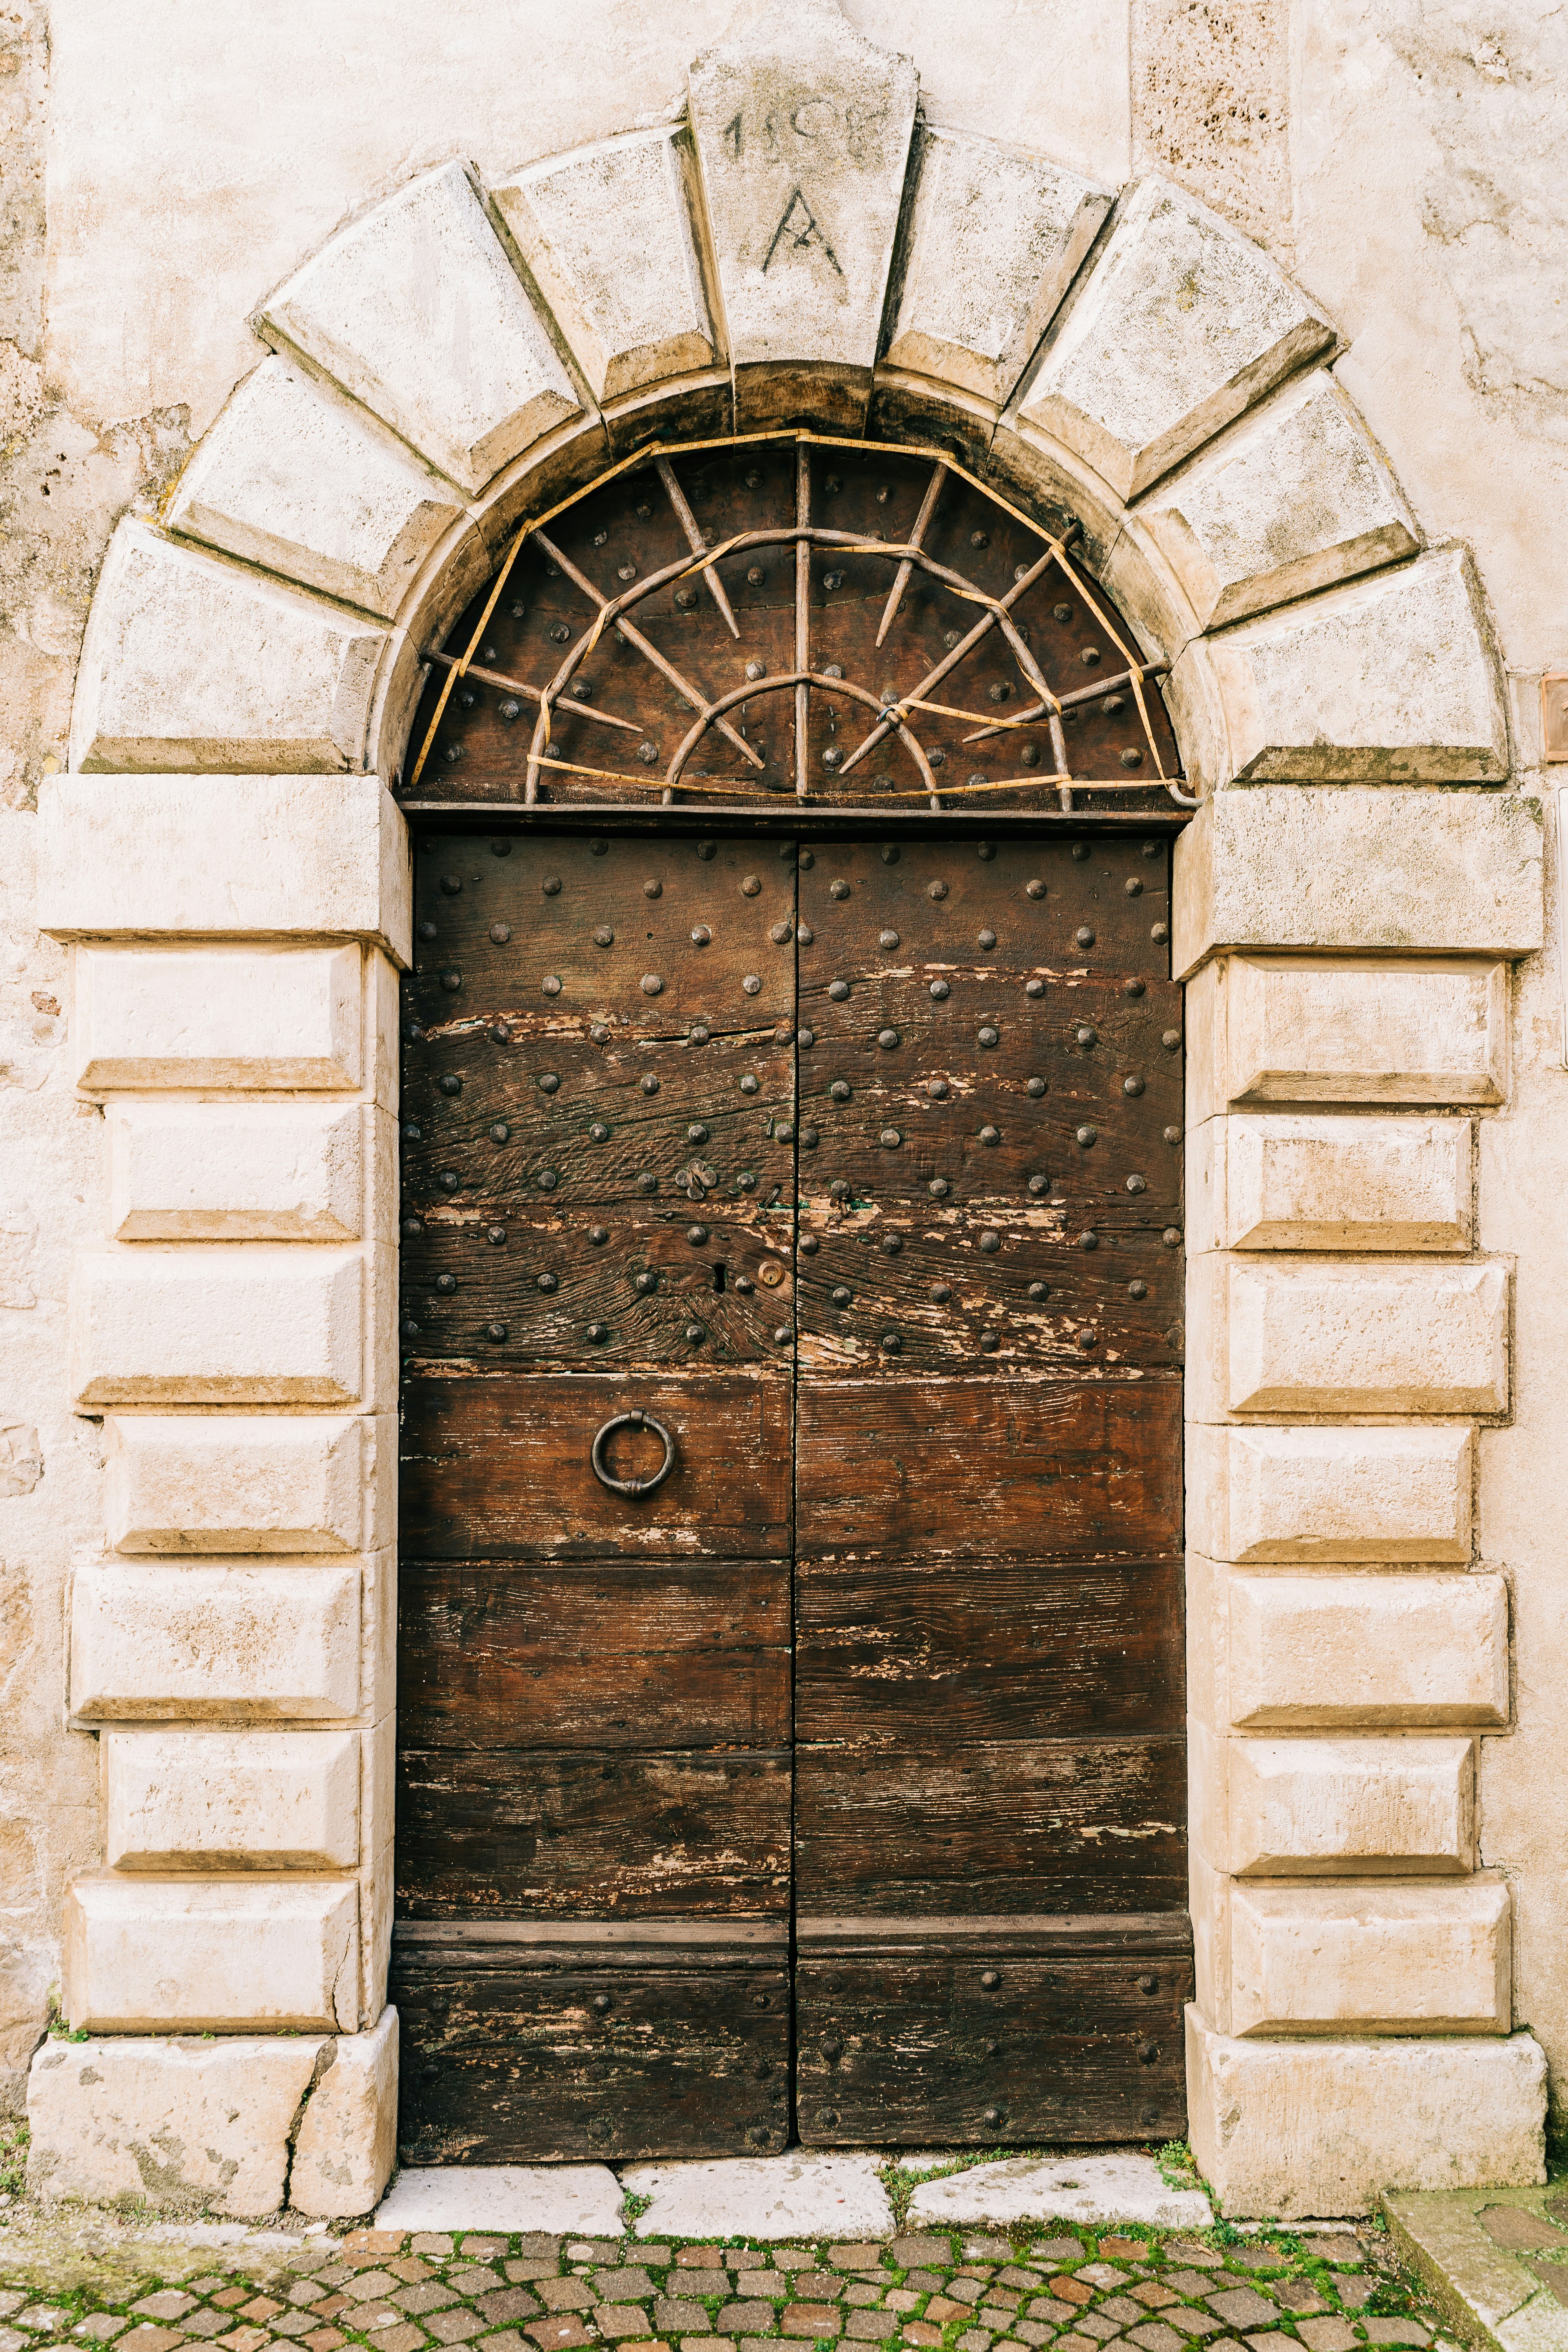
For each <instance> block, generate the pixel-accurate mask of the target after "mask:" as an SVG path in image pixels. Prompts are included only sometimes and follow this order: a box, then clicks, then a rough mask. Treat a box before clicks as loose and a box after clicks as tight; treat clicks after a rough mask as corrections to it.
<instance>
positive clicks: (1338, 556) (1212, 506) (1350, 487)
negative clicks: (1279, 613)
mask: <svg viewBox="0 0 1568 2352" xmlns="http://www.w3.org/2000/svg"><path fill="white" fill-rule="evenodd" d="M1139 520H1140V521H1141V522H1142V525H1143V527H1144V529H1145V530H1148V531H1150V532H1152V535H1153V537H1154V539H1155V540H1156V541H1157V542H1158V543H1159V545H1160V546H1161V548H1162V549H1163V551H1164V552H1165V554H1166V555H1167V557H1168V558H1169V560H1170V562H1171V564H1172V566H1173V569H1174V571H1175V572H1176V574H1177V576H1178V578H1179V579H1180V580H1181V583H1182V585H1183V586H1184V589H1185V590H1186V592H1187V594H1188V595H1189V597H1190V598H1191V599H1192V603H1193V609H1194V612H1195V613H1196V614H1197V616H1198V619H1199V622H1200V623H1201V625H1203V626H1204V627H1205V628H1219V627H1222V626H1223V625H1225V624H1226V622H1228V621H1240V620H1244V619H1246V618H1247V615H1248V614H1253V613H1266V612H1268V609H1269V608H1270V606H1272V605H1275V604H1285V603H1287V602H1288V601H1289V599H1290V598H1292V597H1296V596H1307V595H1310V594H1312V593H1314V592H1316V591H1317V590H1319V589H1322V588H1332V587H1335V586H1337V585H1338V584H1339V583H1341V582H1342V581H1345V580H1350V579H1353V578H1354V577H1355V575H1356V574H1357V573H1358V572H1372V571H1375V570H1376V569H1377V567H1378V566H1379V565H1380V564H1384V563H1388V562H1394V560H1396V559H1397V558H1399V557H1401V556H1406V555H1414V554H1415V552H1416V551H1417V549H1418V548H1419V546H1420V544H1421V534H1420V530H1419V528H1418V526H1417V524H1416V521H1415V517H1414V516H1413V515H1412V513H1411V512H1410V509H1409V508H1408V507H1407V506H1406V505H1405V500H1404V499H1402V498H1401V496H1400V494H1399V488H1398V486H1397V484H1396V483H1395V481H1394V477H1393V476H1392V474H1390V472H1389V470H1388V467H1387V466H1386V465H1385V464H1384V460H1383V457H1382V456H1381V455H1380V453H1379V452H1378V450H1377V449H1376V448H1375V447H1374V446H1373V442H1372V439H1371V436H1369V435H1368V433H1367V431H1366V428H1365V426H1364V425H1363V424H1362V422H1361V419H1360V417H1359V416H1358V415H1356V412H1355V410H1354V408H1353V407H1352V404H1351V403H1350V401H1349V400H1348V399H1347V398H1346V396H1345V394H1344V393H1343V392H1342V390H1341V389H1340V387H1339V385H1338V384H1337V383H1336V382H1335V380H1334V378H1333V377H1332V376H1331V375H1330V374H1329V373H1327V372H1326V371H1323V370H1318V371H1315V372H1314V373H1311V374H1310V375H1307V376H1303V377H1302V378H1300V380H1299V382H1297V383H1294V384H1291V385H1290V386H1289V388H1288V389H1287V390H1286V391H1284V392H1282V393H1281V394H1279V398H1278V399H1277V400H1273V401H1270V402H1269V404H1268V406H1267V408H1265V409H1263V410H1261V411H1260V412H1259V413H1258V415H1257V416H1255V417H1252V418H1250V419H1249V420H1248V421H1247V424H1246V425H1243V426H1242V427H1240V428H1239V429H1238V430H1237V432H1236V433H1235V434H1233V435H1232V436H1229V437H1228V438H1227V439H1226V441H1224V442H1222V443H1221V444H1220V446H1218V447H1217V448H1215V449H1212V450H1209V451H1206V452H1205V454H1204V456H1202V457H1199V458H1197V459H1196V460H1195V461H1194V464H1193V465H1192V466H1190V467H1188V468H1187V469H1186V471H1185V472H1184V473H1183V474H1182V475H1181V476H1180V477H1179V478H1178V479H1177V480H1175V481H1174V482H1172V483H1170V484H1168V485H1167V486H1166V487H1165V488H1163V489H1162V490H1161V491H1160V492H1159V493H1158V495H1157V496H1156V497H1154V498H1153V499H1151V500H1150V501H1149V502H1148V504H1147V505H1145V506H1144V507H1142V509H1140V514H1139Z"/></svg>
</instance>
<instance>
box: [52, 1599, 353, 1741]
mask: <svg viewBox="0 0 1568 2352" xmlns="http://www.w3.org/2000/svg"><path fill="white" fill-rule="evenodd" d="M361 1674H362V1642H361V1628H360V1563H359V1561H358V1560H357V1559H354V1560H334V1561H333V1562H331V1565H328V1566H312V1567H310V1568H306V1567H302V1566H295V1565H293V1564H292V1563H290V1564H289V1566H287V1567H271V1566H268V1567H253V1566H250V1565H248V1564H247V1565H245V1566H243V1567H235V1566H229V1565H227V1564H226V1563H221V1562H216V1561H215V1562H206V1561H204V1562H203V1563H202V1564H201V1565H200V1566H197V1565H195V1563H192V1564H190V1565H186V1564H184V1563H183V1562H182V1563H180V1564H179V1565H177V1566H163V1565H155V1564H153V1562H151V1561H148V1562H143V1561H140V1560H137V1561H130V1560H116V1561H113V1562H111V1563H110V1564H108V1565H104V1566H93V1567H88V1568H83V1569H81V1570H79V1571H78V1574H77V1579H76V1584H75V1589H74V1591H73V1593H72V1596H71V1656H70V1693H71V1711H72V1714H73V1716H74V1717H76V1718H77V1720H78V1721H79V1722H82V1723H114V1722H121V1723H126V1722H136V1721H138V1720H140V1721H142V1722H147V1721H161V1720H163V1719H165V1718H168V1717H174V1718H176V1719H177V1718H179V1717H184V1718H186V1719H187V1720H190V1721H195V1722H199V1721H201V1720H203V1719H204V1718H205V1719H208V1720H210V1719H212V1718H213V1717H218V1718H220V1719H221V1718H224V1717H228V1718H231V1719H232V1718H234V1717H239V1718H241V1719H244V1718H247V1717H248V1718H250V1719H251V1720H253V1721H254V1720H258V1719H259V1720H263V1721H265V1720H266V1719H267V1718H268V1717H272V1718H274V1719H276V1718H278V1717H289V1716H296V1717H304V1718H307V1719H309V1718H310V1717H323V1716H350V1715H353V1713H354V1712H355V1711H356V1709H357V1708H358V1706H359V1704H360V1694H361Z"/></svg>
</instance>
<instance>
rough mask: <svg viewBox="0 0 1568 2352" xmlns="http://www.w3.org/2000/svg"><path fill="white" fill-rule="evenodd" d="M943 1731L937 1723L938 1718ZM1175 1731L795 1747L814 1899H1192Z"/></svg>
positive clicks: (1140, 1906)
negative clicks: (1095, 1736) (1112, 1736)
mask: <svg viewBox="0 0 1568 2352" xmlns="http://www.w3.org/2000/svg"><path fill="white" fill-rule="evenodd" d="M933 1731H934V1727H933ZM1185 1821H1186V1763H1185V1757H1184V1744H1183V1741H1182V1739H1181V1737H1180V1735H1179V1734H1177V1733H1165V1734H1161V1735H1158V1736H1154V1737H1150V1738H1116V1739H1103V1738H1102V1739H1098V1740H1096V1739H1088V1740H1086V1739H1068V1738H1063V1739H1033V1740H1013V1741H1007V1742H998V1743H991V1742H983V1741H974V1742H973V1743H970V1744H966V1745H963V1746H960V1745H958V1744H956V1743H954V1744H952V1745H948V1744H946V1743H945V1742H944V1740H943V1739H942V1738H940V1737H936V1736H933V1735H932V1733H928V1735H927V1738H926V1739H925V1740H924V1741H923V1742H921V1744H920V1745H919V1746H916V1745H915V1744H914V1743H913V1742H912V1741H910V1742H907V1743H905V1744H903V1745H901V1746H900V1747H899V1748H891V1749H888V1750H883V1749H873V1750H869V1751H868V1750H864V1749H858V1748H855V1749H851V1748H833V1749H826V1750H825V1749H823V1748H816V1747H808V1746H806V1745H804V1744H801V1745H798V1746H797V1747H796V1749H795V1825H796V1826H795V1883H796V1899H797V1901H798V1903H799V1905H800V1907H801V1909H802V1910H803V1911H807V1912H814V1913H828V1914H831V1915H833V1916H852V1915H853V1914H854V1913H856V1912H869V1913H878V1914H886V1913H897V1912H900V1911H903V1912H910V1913H936V1914H951V1915H952V1916H955V1917H961V1916H963V1914H964V1913H965V1912H985V1913H989V1912H997V1911H1030V1912H1034V1911H1042V1910H1050V1909H1053V1908H1060V1909H1061V1910H1064V1911H1166V1910H1177V1909H1179V1908H1180V1907H1181V1906H1182V1905H1183V1903H1184V1901H1185V1899H1186V1876H1187V1869H1186V1832H1185Z"/></svg>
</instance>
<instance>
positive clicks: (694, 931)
mask: <svg viewBox="0 0 1568 2352" xmlns="http://www.w3.org/2000/svg"><path fill="white" fill-rule="evenodd" d="M712 937H713V934H712V932H711V931H710V929H709V928H708V926H707V924H706V923H693V925H692V926H691V944H692V946H693V947H694V948H705V947H707V946H708V944H709V943H710V940H711V939H712Z"/></svg>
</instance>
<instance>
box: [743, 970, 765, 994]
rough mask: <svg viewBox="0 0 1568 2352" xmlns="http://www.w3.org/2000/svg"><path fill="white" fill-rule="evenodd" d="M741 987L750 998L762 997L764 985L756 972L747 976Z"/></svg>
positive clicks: (751, 972)
mask: <svg viewBox="0 0 1568 2352" xmlns="http://www.w3.org/2000/svg"><path fill="white" fill-rule="evenodd" d="M741 986H742V989H743V990H744V991H745V992H746V994H747V995H748V996H760V995H761V994H762V990H763V983H762V981H761V980H760V978H759V977H758V975H757V974H756V973H755V972H754V971H749V972H748V973H747V974H746V976H745V978H744V980H742V982H741Z"/></svg>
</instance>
